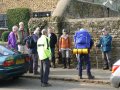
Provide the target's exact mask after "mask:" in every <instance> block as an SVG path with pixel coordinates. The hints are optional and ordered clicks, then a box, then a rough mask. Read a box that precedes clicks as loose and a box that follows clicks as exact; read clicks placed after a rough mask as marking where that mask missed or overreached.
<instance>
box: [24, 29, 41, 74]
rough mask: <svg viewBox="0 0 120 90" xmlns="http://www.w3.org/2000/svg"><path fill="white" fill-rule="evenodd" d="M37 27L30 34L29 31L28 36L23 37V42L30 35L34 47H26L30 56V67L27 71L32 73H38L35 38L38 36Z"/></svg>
mask: <svg viewBox="0 0 120 90" xmlns="http://www.w3.org/2000/svg"><path fill="white" fill-rule="evenodd" d="M39 30H40V29H39V27H37V28H36V29H35V31H34V33H33V34H32V33H31V32H30V35H29V36H28V37H26V38H25V40H24V41H25V42H27V40H28V39H29V37H30V36H31V37H32V38H33V40H34V43H33V44H34V45H35V46H34V47H33V48H29V47H28V54H29V55H30V57H31V61H30V68H29V72H30V73H33V74H34V75H36V74H39V72H38V53H37V40H38V38H39Z"/></svg>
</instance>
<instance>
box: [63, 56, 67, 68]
mask: <svg viewBox="0 0 120 90" xmlns="http://www.w3.org/2000/svg"><path fill="white" fill-rule="evenodd" d="M63 65H64V67H63V69H65V68H67V67H66V58H63Z"/></svg>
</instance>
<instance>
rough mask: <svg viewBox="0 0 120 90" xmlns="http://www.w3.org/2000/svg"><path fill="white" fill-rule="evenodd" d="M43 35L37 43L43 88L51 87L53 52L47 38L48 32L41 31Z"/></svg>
mask: <svg viewBox="0 0 120 90" xmlns="http://www.w3.org/2000/svg"><path fill="white" fill-rule="evenodd" d="M41 33H42V35H41V37H40V38H39V39H38V41H37V51H38V56H39V60H40V61H41V69H40V72H41V73H40V74H41V86H43V87H46V86H51V84H49V83H48V76H49V72H50V61H49V59H50V58H51V50H50V39H49V38H48V37H47V30H46V29H43V30H42V31H41Z"/></svg>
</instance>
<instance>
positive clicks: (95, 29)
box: [64, 17, 120, 66]
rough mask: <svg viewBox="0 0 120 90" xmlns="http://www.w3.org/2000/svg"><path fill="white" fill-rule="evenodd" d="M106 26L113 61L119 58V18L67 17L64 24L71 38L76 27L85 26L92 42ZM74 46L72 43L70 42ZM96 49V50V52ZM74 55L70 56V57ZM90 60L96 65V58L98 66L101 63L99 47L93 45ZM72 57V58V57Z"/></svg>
mask: <svg viewBox="0 0 120 90" xmlns="http://www.w3.org/2000/svg"><path fill="white" fill-rule="evenodd" d="M104 27H107V28H108V31H109V33H110V34H111V35H112V37H113V41H112V61H113V63H114V62H115V61H116V60H118V59H120V18H119V17H118V18H114V17H111V18H91V19H69V20H67V21H66V26H64V28H67V29H68V31H69V34H70V35H71V39H73V35H74V33H75V31H76V30H78V28H86V29H87V30H88V31H89V32H90V34H91V36H92V38H93V40H94V42H98V41H99V38H100V37H101V36H102V34H101V30H102V29H103V28H104ZM72 41H73V40H72ZM72 46H73V48H74V43H72ZM96 50H97V52H96ZM73 57H74V55H73V56H72V58H73ZM90 57H91V61H92V65H93V66H95V65H96V60H98V61H99V66H101V65H102V54H101V50H100V49H96V48H95V46H93V48H92V49H91V55H90ZM73 59H74V58H73Z"/></svg>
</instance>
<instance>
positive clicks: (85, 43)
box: [74, 28, 95, 79]
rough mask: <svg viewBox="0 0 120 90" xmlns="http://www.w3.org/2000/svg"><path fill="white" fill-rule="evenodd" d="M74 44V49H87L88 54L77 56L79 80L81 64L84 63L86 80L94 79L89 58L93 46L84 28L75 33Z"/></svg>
mask: <svg viewBox="0 0 120 90" xmlns="http://www.w3.org/2000/svg"><path fill="white" fill-rule="evenodd" d="M74 44H75V48H76V49H88V54H77V61H78V72H79V77H80V79H82V64H83V62H86V69H87V75H88V79H94V78H95V77H94V76H93V75H92V74H91V61H90V56H89V54H90V52H89V51H90V49H91V47H92V46H93V40H92V38H91V36H90V34H89V32H88V31H87V30H86V29H84V28H81V29H80V30H79V31H76V33H75V35H74Z"/></svg>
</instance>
